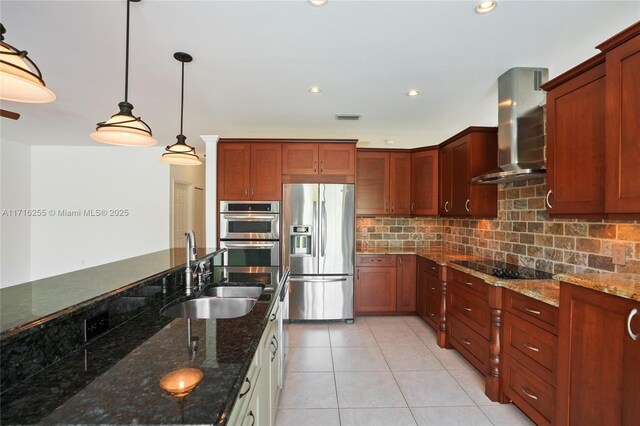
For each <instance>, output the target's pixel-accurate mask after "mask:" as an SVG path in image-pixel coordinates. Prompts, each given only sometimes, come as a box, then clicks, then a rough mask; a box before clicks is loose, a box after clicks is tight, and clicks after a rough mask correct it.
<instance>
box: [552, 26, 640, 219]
mask: <svg viewBox="0 0 640 426" xmlns="http://www.w3.org/2000/svg"><path fill="white" fill-rule="evenodd" d="M597 47H598V49H600V50H601V51H602V53H600V54H598V55H596V56H594V57H593V58H591V59H589V60H587V61H585V62H583V63H581V64H579V65H578V66H576V67H574V68H573V69H571V70H569V71H567V72H565V73H564V74H562V75H560V76H558V77H556V78H554V79H553V80H551V81H549V82H547V83H545V84H544V85H543V86H542V87H543V89H544V90H547V91H548V93H547V189H548V192H547V197H546V201H547V211H548V212H549V214H550V215H551V216H552V217H554V216H555V217H575V218H611V219H629V218H631V219H635V218H638V217H639V216H638V214H639V213H640V173H638V169H639V168H640V142H639V141H640V22H638V23H636V24H634V25H632V26H631V27H629V28H627V29H626V30H624V31H622V32H620V33H619V34H617V35H615V36H614V37H612V38H610V39H609V40H607V41H605V42H603V43H601V44H600V45H599V46H597Z"/></svg>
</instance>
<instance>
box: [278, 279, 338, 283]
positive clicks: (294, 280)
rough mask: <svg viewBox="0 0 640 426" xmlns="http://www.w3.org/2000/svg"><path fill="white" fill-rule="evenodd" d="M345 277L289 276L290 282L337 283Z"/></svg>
mask: <svg viewBox="0 0 640 426" xmlns="http://www.w3.org/2000/svg"><path fill="white" fill-rule="evenodd" d="M346 280H347V279H346V278H329V279H323V278H289V281H290V282H294V283H302V282H304V283H337V282H340V281H346Z"/></svg>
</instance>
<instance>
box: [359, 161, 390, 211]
mask: <svg viewBox="0 0 640 426" xmlns="http://www.w3.org/2000/svg"><path fill="white" fill-rule="evenodd" d="M356 161H357V165H358V174H357V175H356V187H357V188H358V191H357V195H356V214H358V215H385V214H387V213H389V154H388V153H385V152H370V151H367V152H361V151H360V150H358V153H357V159H356Z"/></svg>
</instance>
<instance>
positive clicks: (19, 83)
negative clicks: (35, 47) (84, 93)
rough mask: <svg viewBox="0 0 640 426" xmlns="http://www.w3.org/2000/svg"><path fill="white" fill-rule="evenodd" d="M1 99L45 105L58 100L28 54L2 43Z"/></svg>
mask: <svg viewBox="0 0 640 426" xmlns="http://www.w3.org/2000/svg"><path fill="white" fill-rule="evenodd" d="M0 99H2V100H5V101H13V102H25V103H32V104H44V103H47V102H52V101H54V100H55V99H56V95H55V94H54V93H53V92H52V91H51V90H49V89H48V88H47V87H46V86H45V84H44V80H42V74H41V73H40V70H39V69H38V67H37V66H36V64H34V63H33V61H32V60H31V59H29V57H28V56H27V52H22V51H19V50H17V49H15V48H14V47H13V46H11V45H9V44H7V43H4V42H2V43H0Z"/></svg>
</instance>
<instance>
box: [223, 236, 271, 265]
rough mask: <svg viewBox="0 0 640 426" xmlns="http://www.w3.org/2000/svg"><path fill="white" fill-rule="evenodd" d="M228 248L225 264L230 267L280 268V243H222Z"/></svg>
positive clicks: (246, 241)
mask: <svg viewBox="0 0 640 426" xmlns="http://www.w3.org/2000/svg"><path fill="white" fill-rule="evenodd" d="M220 248H226V249H227V252H226V253H225V254H224V264H225V265H229V266H279V265H280V243H279V242H278V241H258V240H256V241H250V240H244V241H220Z"/></svg>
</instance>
